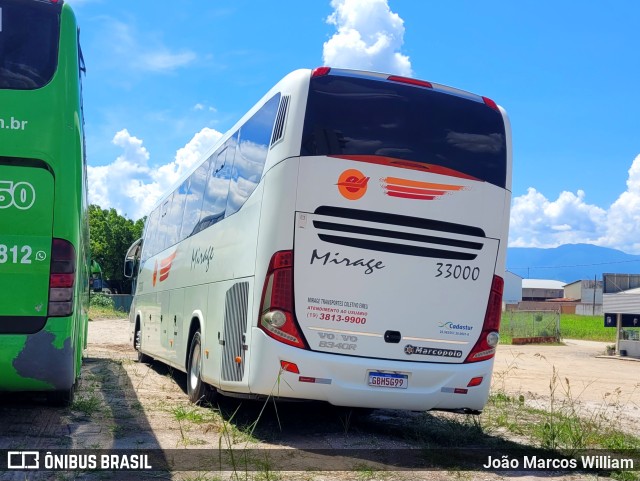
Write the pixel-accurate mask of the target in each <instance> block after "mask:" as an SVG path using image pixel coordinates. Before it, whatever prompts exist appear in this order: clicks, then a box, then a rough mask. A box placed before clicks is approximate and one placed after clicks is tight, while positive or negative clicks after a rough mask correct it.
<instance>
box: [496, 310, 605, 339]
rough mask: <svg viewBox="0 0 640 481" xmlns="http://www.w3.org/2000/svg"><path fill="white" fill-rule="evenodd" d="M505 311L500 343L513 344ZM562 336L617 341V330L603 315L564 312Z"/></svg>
mask: <svg viewBox="0 0 640 481" xmlns="http://www.w3.org/2000/svg"><path fill="white" fill-rule="evenodd" d="M509 315H510V314H508V313H503V318H502V322H501V324H500V344H511V340H512V335H511V332H510V331H509V323H508V320H507V319H508V317H507V316H509ZM560 337H561V338H562V339H581V340H585V341H601V342H615V340H616V330H615V329H613V328H611V327H604V318H603V316H578V315H576V314H562V315H561V316H560Z"/></svg>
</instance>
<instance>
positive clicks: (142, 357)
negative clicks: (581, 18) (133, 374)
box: [134, 327, 151, 363]
mask: <svg viewBox="0 0 640 481" xmlns="http://www.w3.org/2000/svg"><path fill="white" fill-rule="evenodd" d="M134 342H135V349H136V351H137V352H138V362H139V363H148V362H150V361H151V358H150V357H149V356H147V355H146V354H143V353H142V351H141V350H140V347H141V345H142V331H140V327H138V328H137V329H136V336H135V341H134Z"/></svg>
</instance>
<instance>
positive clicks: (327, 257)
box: [309, 249, 385, 274]
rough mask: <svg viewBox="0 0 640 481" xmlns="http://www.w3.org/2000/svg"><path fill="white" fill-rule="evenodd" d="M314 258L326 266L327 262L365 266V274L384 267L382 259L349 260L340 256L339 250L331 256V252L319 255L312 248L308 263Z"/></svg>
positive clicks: (348, 265)
mask: <svg viewBox="0 0 640 481" xmlns="http://www.w3.org/2000/svg"><path fill="white" fill-rule="evenodd" d="M316 260H318V261H322V265H323V266H326V265H327V264H336V265H344V266H347V267H366V270H365V271H364V273H365V274H371V273H372V272H373V271H375V270H376V269H384V268H385V266H384V265H383V264H382V261H376V260H375V259H369V260H368V261H365V260H364V259H357V260H351V259H349V258H348V257H344V256H342V257H340V253H339V252H336V253H335V254H333V257H332V255H331V252H327V253H326V254H323V255H319V254H318V249H313V252H312V253H311V262H309V264H313V263H314V261H316Z"/></svg>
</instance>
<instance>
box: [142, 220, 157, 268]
mask: <svg viewBox="0 0 640 481" xmlns="http://www.w3.org/2000/svg"><path fill="white" fill-rule="evenodd" d="M159 212H160V209H155V210H154V211H153V212H151V214H149V218H148V219H147V228H146V230H145V232H144V243H143V246H144V251H143V253H142V262H143V263H144V261H146V260H147V259H148V258H149V257H151V256H153V255H155V254H156V253H157V250H156V234H157V232H158V214H159Z"/></svg>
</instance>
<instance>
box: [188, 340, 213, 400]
mask: <svg viewBox="0 0 640 481" xmlns="http://www.w3.org/2000/svg"><path fill="white" fill-rule="evenodd" d="M201 370H202V343H201V341H200V331H199V330H198V331H196V332H195V333H194V334H193V337H192V338H191V346H190V347H189V358H188V364H187V394H188V395H189V401H191V402H192V403H194V404H204V403H205V402H206V401H210V400H211V397H212V396H211V393H210V392H209V391H210V390H209V389H207V385H206V384H205V383H204V382H202V375H201Z"/></svg>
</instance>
